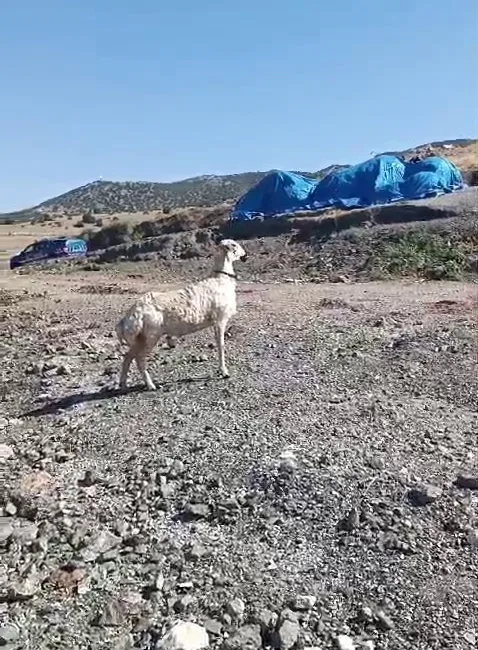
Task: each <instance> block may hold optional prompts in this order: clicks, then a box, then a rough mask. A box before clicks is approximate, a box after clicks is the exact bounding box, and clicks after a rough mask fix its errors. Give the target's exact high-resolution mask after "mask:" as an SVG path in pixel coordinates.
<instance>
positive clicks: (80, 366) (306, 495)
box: [0, 275, 478, 650]
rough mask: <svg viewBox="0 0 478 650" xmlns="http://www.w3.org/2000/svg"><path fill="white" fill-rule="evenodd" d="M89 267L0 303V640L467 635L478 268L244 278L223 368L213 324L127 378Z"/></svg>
mask: <svg viewBox="0 0 478 650" xmlns="http://www.w3.org/2000/svg"><path fill="white" fill-rule="evenodd" d="M86 281H88V276H87V275H85V277H82V276H78V275H73V276H71V277H69V276H65V277H58V278H54V279H52V278H51V276H41V275H40V276H39V277H38V278H36V284H37V287H36V288H35V291H36V292H37V295H35V296H32V295H25V294H24V293H23V289H24V288H25V287H28V286H29V284H28V283H29V282H32V280H31V279H29V278H28V277H27V276H18V277H17V279H16V280H15V282H17V283H18V284H17V285H15V286H14V287H13V290H15V291H19V292H22V300H19V301H15V300H13V301H10V302H9V303H8V305H6V307H5V309H4V315H3V314H2V323H1V325H2V335H3V336H2V340H1V341H0V352H1V354H2V358H3V364H2V366H1V369H0V379H1V382H2V383H1V385H2V394H1V398H2V402H1V406H2V426H1V428H0V471H1V472H2V477H4V479H5V480H4V481H3V490H2V492H1V493H0V553H1V555H2V563H0V645H1V644H3V645H4V646H6V647H7V648H9V650H14V649H19V648H24V647H28V648H29V649H30V650H47V648H67V647H72V648H75V649H78V650H87V649H88V650H90V649H91V650H96V649H100V648H101V649H103V648H106V649H108V648H111V649H113V648H114V649H115V650H118V649H127V648H129V649H132V648H138V649H140V650H141V649H142V650H151V649H154V648H167V647H171V648H181V647H183V650H184V648H200V647H210V648H213V649H214V648H216V649H219V648H230V649H231V650H232V649H234V648H237V649H240V650H248V649H252V650H260V649H261V648H263V649H266V648H270V649H280V648H284V649H285V648H289V649H291V650H294V649H295V650H303V649H305V648H309V649H312V648H321V650H324V649H327V648H330V649H333V648H344V649H346V650H348V649H350V648H357V650H361V649H363V648H368V649H369V650H370V649H373V648H376V649H377V650H378V649H379V648H386V649H387V650H441V649H449V650H469V649H470V648H471V647H473V644H474V643H475V641H476V629H477V622H476V621H477V619H476V593H477V588H478V584H477V583H478V581H477V575H478V541H477V540H478V533H477V530H478V520H477V515H476V489H477V482H476V481H477V477H478V458H477V456H476V453H475V448H476V445H475V437H476V431H477V428H478V427H477V424H478V418H477V410H476V394H477V387H478V386H477V384H478V379H477V376H476V369H475V365H474V364H475V359H474V339H475V337H476V322H475V320H474V319H475V316H476V302H475V303H473V300H474V299H475V296H476V286H473V285H464V284H459V283H449V284H447V283H443V284H433V283H429V284H427V283H414V282H408V283H402V284H400V283H383V284H374V283H370V284H367V285H352V284H339V285H328V284H324V285H317V284H301V285H299V286H297V285H295V284H294V283H286V284H276V285H267V284H250V285H241V286H240V293H239V301H240V310H239V313H238V316H237V318H236V320H235V321H234V323H233V325H232V327H231V329H230V336H229V337H228V339H227V344H226V354H227V355H228V357H229V359H230V366H231V370H232V371H233V376H232V378H231V379H230V380H229V381H224V380H221V379H219V378H217V376H216V365H217V364H216V358H215V351H214V349H212V348H211V347H210V343H211V340H212V337H211V335H210V333H203V334H200V335H198V336H194V337H190V338H189V339H187V340H181V341H179V342H178V344H177V346H176V347H175V349H169V348H168V347H165V348H163V349H160V350H158V352H157V354H156V355H155V358H154V360H153V361H152V364H151V369H152V372H153V373H154V375H155V376H156V377H157V379H158V384H159V385H160V388H159V389H158V390H157V391H156V392H152V393H149V392H145V391H143V390H142V389H141V387H138V386H133V387H132V388H131V390H129V391H127V392H123V393H120V392H119V391H116V390H113V386H114V383H115V381H116V379H117V373H118V369H119V365H120V359H121V355H120V350H119V348H118V346H117V343H116V341H115V339H114V337H113V336H112V335H111V332H112V328H113V325H114V322H115V320H116V319H117V317H118V315H119V313H120V312H121V310H122V309H123V308H124V306H125V304H126V303H128V302H129V301H130V300H131V299H132V296H127V295H121V296H120V297H119V296H118V295H116V294H106V295H105V294H101V293H100V292H98V293H95V294H94V295H93V294H88V295H85V294H81V293H79V292H77V291H72V288H74V287H75V286H76V285H77V284H78V283H84V282H86ZM89 281H91V280H89ZM95 282H98V283H99V284H101V282H109V283H111V279H110V278H104V277H103V276H101V275H95ZM116 282H117V283H118V284H119V285H121V286H124V288H125V290H126V289H128V287H131V286H133V285H134V286H137V287H138V288H139V287H141V288H146V287H147V286H153V283H154V277H152V278H148V279H144V278H143V279H140V280H138V279H137V278H135V279H132V278H131V279H129V278H127V277H124V276H121V275H119V276H118V277H116ZM22 283H23V284H22ZM150 283H151V284H150ZM39 285H42V286H41V287H40V286H39ZM444 301H447V302H446V307H447V308H446V309H445V308H444V305H445V303H444ZM65 369H67V371H65ZM192 623H194V624H195V626H193V627H191V626H190V625H189V626H188V625H186V624H192ZM185 625H186V627H184V626H185ZM180 629H181V630H182V631H183V632H182V633H184V635H185V637H184V638H186V637H187V635H188V634H190V637H191V638H192V639H193V640H192V641H191V644H193V643H196V645H189V646H187V645H184V643H185V642H184V643H183V642H182V641H177V642H176V641H174V638H173V637H174V634H175V633H174V632H173V630H176V633H177V634H179V632H178V630H180ZM177 634H176V635H177ZM188 638H189V637H188ZM206 638H208V644H209V645H208V646H204V643H205V641H204V639H206ZM165 643H166V645H165ZM168 643H171V644H173V643H176V645H167V644H168ZM180 643H183V645H178V644H180ZM201 644H202V645H201Z"/></svg>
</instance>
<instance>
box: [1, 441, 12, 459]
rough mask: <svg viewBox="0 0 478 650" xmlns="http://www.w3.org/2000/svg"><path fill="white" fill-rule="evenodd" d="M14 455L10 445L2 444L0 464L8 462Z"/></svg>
mask: <svg viewBox="0 0 478 650" xmlns="http://www.w3.org/2000/svg"><path fill="white" fill-rule="evenodd" d="M13 454H14V452H13V449H12V448H11V447H10V446H9V445H6V444H5V443H3V442H0V463H4V462H5V461H6V460H8V459H9V458H11V457H12V456H13Z"/></svg>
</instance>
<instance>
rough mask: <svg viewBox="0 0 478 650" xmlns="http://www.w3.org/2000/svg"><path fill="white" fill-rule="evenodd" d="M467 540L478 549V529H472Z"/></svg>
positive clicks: (474, 548) (473, 547)
mask: <svg viewBox="0 0 478 650" xmlns="http://www.w3.org/2000/svg"><path fill="white" fill-rule="evenodd" d="M466 541H467V542H468V544H469V545H470V547H471V548H472V549H473V550H474V551H476V550H477V549H478V530H470V531H469V532H468V534H467V536H466Z"/></svg>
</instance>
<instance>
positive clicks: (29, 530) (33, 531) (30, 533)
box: [13, 523, 38, 544]
mask: <svg viewBox="0 0 478 650" xmlns="http://www.w3.org/2000/svg"><path fill="white" fill-rule="evenodd" d="M37 537H38V526H36V525H35V524H33V523H27V524H24V525H22V526H18V528H15V529H14V531H13V538H14V539H16V540H18V541H19V542H20V544H31V543H32V542H34V541H35V540H36V538H37Z"/></svg>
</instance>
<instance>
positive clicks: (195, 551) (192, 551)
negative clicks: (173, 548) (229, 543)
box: [186, 542, 207, 561]
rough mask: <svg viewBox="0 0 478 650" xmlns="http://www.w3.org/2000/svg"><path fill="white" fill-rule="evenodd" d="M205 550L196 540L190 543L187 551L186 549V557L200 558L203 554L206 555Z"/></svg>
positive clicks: (191, 558) (189, 558)
mask: <svg viewBox="0 0 478 650" xmlns="http://www.w3.org/2000/svg"><path fill="white" fill-rule="evenodd" d="M206 553H207V551H206V549H205V548H204V546H202V545H201V544H199V543H198V542H195V543H194V544H192V545H191V547H190V548H189V550H188V551H186V559H188V560H193V561H196V560H200V559H201V558H202V557H203V556H204V555H206Z"/></svg>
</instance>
